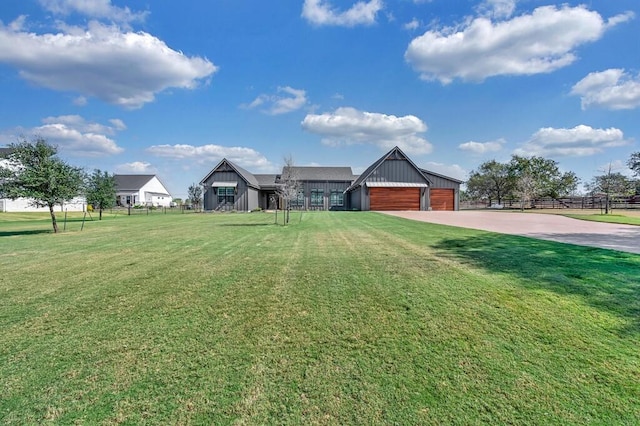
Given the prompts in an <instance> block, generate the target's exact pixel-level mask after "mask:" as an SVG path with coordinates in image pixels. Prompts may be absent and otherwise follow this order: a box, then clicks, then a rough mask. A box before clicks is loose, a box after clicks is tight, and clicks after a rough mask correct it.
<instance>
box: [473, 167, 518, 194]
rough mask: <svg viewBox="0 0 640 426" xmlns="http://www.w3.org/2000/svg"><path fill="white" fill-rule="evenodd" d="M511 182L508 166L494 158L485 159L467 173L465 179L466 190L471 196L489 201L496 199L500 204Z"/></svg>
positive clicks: (509, 189)
mask: <svg viewBox="0 0 640 426" xmlns="http://www.w3.org/2000/svg"><path fill="white" fill-rule="evenodd" d="M512 186H513V183H512V182H511V180H509V167H508V165H506V164H503V163H499V162H497V161H496V160H491V161H486V162H484V163H482V164H481V165H480V167H478V169H477V170H474V171H472V172H471V174H470V175H469V180H468V181H467V192H468V193H469V195H470V196H471V197H475V198H487V199H488V200H489V203H491V201H492V200H497V201H498V204H502V200H503V198H505V196H507V195H508V194H509V193H510V191H511V189H512Z"/></svg>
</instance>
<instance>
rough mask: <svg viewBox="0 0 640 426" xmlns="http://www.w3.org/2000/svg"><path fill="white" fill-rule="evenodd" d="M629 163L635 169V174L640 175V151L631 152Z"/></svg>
mask: <svg viewBox="0 0 640 426" xmlns="http://www.w3.org/2000/svg"><path fill="white" fill-rule="evenodd" d="M627 165H628V166H629V168H630V169H631V170H632V171H633V174H635V175H636V176H637V177H640V151H638V152H634V153H633V154H631V157H629V161H627Z"/></svg>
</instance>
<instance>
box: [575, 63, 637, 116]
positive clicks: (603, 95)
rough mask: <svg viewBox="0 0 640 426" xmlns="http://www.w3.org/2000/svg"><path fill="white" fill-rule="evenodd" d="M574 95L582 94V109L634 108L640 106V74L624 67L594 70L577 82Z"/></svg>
mask: <svg viewBox="0 0 640 426" xmlns="http://www.w3.org/2000/svg"><path fill="white" fill-rule="evenodd" d="M571 94H572V95H577V96H580V99H581V104H582V109H587V108H588V107H590V106H595V107H601V108H606V109H613V110H618V109H633V108H637V107H638V106H640V75H636V76H635V77H634V76H632V75H630V74H628V73H626V72H625V71H624V70H623V69H615V68H613V69H608V70H606V71H602V72H592V73H590V74H589V75H587V76H586V77H585V78H583V79H582V80H580V81H579V82H577V83H576V84H575V85H574V86H573V88H572V89H571Z"/></svg>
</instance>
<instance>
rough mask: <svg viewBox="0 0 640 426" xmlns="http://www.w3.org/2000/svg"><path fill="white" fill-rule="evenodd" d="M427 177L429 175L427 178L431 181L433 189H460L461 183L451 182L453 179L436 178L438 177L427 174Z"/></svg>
mask: <svg viewBox="0 0 640 426" xmlns="http://www.w3.org/2000/svg"><path fill="white" fill-rule="evenodd" d="M425 175H427V177H428V178H429V180H430V181H431V183H432V185H431V187H432V188H451V189H460V183H458V182H456V181H454V180H451V179H446V178H444V177H441V176H436V175H432V174H431V173H425Z"/></svg>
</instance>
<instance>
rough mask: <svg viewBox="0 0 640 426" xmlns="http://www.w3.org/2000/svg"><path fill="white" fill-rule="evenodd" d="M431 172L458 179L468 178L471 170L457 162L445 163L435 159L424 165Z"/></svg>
mask: <svg viewBox="0 0 640 426" xmlns="http://www.w3.org/2000/svg"><path fill="white" fill-rule="evenodd" d="M424 168H425V169H427V170H428V171H430V172H434V173H438V174H440V175H444V176H449V177H452V178H454V179H458V180H462V181H464V180H467V176H468V175H469V172H467V171H466V170H465V169H464V168H462V167H461V166H459V165H457V164H450V165H448V164H443V163H436V162H433V161H429V162H427V164H426V166H424Z"/></svg>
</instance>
